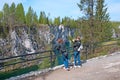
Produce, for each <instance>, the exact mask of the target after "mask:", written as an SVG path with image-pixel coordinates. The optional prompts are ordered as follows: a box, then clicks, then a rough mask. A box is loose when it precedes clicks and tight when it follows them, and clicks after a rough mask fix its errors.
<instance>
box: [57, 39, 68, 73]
mask: <svg viewBox="0 0 120 80" xmlns="http://www.w3.org/2000/svg"><path fill="white" fill-rule="evenodd" d="M58 43H59V47H58V49H59V52H60V53H61V54H62V57H63V63H64V67H65V70H67V71H69V63H68V52H67V49H66V45H65V43H64V41H63V39H61V38H60V39H58Z"/></svg>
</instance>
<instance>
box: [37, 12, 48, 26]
mask: <svg viewBox="0 0 120 80" xmlns="http://www.w3.org/2000/svg"><path fill="white" fill-rule="evenodd" d="M39 23H40V24H48V23H47V17H46V14H45V12H44V11H42V12H40V17H39Z"/></svg>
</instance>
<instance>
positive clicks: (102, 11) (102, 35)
mask: <svg viewBox="0 0 120 80" xmlns="http://www.w3.org/2000/svg"><path fill="white" fill-rule="evenodd" d="M104 3H105V1H104V0H97V4H96V14H95V20H96V23H97V24H96V28H97V30H98V32H99V33H97V34H96V36H98V35H99V41H106V40H109V39H111V36H112V28H111V25H110V21H109V19H110V18H109V13H107V8H106V5H105V4H104Z"/></svg>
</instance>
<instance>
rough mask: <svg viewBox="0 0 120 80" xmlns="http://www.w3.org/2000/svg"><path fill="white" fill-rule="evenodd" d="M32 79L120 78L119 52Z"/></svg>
mask: <svg viewBox="0 0 120 80" xmlns="http://www.w3.org/2000/svg"><path fill="white" fill-rule="evenodd" d="M32 80H120V53H119V52H116V53H114V54H111V55H107V56H102V57H97V58H93V59H90V60H88V61H87V62H86V63H84V64H83V66H82V67H81V68H71V69H70V71H65V70H64V69H62V68H60V69H57V70H55V71H52V72H49V73H46V74H42V75H39V76H37V77H35V78H32Z"/></svg>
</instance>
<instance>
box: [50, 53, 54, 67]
mask: <svg viewBox="0 0 120 80" xmlns="http://www.w3.org/2000/svg"><path fill="white" fill-rule="evenodd" d="M52 58H53V57H52V51H50V64H51V68H52V67H53V65H52Z"/></svg>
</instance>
